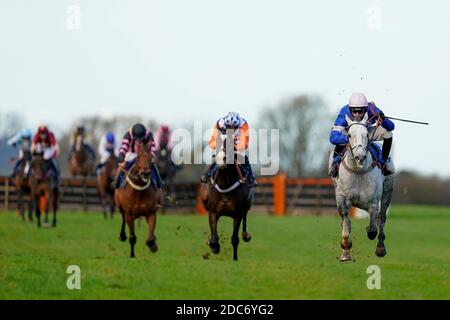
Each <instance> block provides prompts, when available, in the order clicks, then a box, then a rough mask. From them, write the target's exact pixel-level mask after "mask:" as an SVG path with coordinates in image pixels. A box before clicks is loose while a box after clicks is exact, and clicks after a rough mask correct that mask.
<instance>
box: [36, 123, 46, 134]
mask: <svg viewBox="0 0 450 320" xmlns="http://www.w3.org/2000/svg"><path fill="white" fill-rule="evenodd" d="M38 133H39V134H43V133H44V134H47V133H48V128H47V126H44V125H41V126H39V128H38Z"/></svg>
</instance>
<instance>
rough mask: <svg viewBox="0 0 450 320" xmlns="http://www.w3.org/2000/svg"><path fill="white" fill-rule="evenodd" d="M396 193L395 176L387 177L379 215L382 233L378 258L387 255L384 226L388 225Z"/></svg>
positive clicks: (377, 251)
mask: <svg viewBox="0 0 450 320" xmlns="http://www.w3.org/2000/svg"><path fill="white" fill-rule="evenodd" d="M393 191H394V175H390V176H387V177H386V179H385V181H384V183H383V195H382V197H381V206H380V213H379V214H378V219H377V223H378V229H379V231H380V233H379V235H378V243H377V248H376V250H375V254H376V255H377V256H378V257H384V256H385V255H386V254H387V251H386V247H385V245H384V240H385V239H386V236H385V234H384V224H385V223H386V212H387V209H388V208H389V205H390V203H391V200H392V193H393Z"/></svg>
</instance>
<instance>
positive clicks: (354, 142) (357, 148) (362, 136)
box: [345, 113, 369, 168]
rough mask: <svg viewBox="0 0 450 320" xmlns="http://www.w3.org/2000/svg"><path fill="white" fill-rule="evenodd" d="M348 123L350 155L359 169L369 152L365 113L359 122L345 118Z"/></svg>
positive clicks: (366, 116)
mask: <svg viewBox="0 0 450 320" xmlns="http://www.w3.org/2000/svg"><path fill="white" fill-rule="evenodd" d="M345 118H346V120H347V123H348V141H349V148H350V153H351V155H352V156H353V159H354V160H355V162H356V165H357V166H358V167H360V168H363V167H364V162H365V161H366V158H367V154H368V151H369V132H368V130H367V120H368V115H367V113H366V114H365V115H364V118H363V119H362V120H361V121H354V120H352V119H350V117H348V116H345Z"/></svg>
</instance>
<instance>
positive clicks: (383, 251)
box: [375, 247, 387, 258]
mask: <svg viewBox="0 0 450 320" xmlns="http://www.w3.org/2000/svg"><path fill="white" fill-rule="evenodd" d="M386 254H387V251H386V248H385V247H377V249H376V250H375V255H376V256H377V257H380V258H383V257H384V256H385V255H386Z"/></svg>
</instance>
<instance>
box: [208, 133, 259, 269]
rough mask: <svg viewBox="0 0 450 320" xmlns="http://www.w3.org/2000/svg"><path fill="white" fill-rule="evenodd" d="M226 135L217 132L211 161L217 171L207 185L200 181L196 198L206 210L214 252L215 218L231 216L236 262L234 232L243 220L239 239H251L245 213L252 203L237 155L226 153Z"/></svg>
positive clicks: (235, 250) (216, 241)
mask: <svg viewBox="0 0 450 320" xmlns="http://www.w3.org/2000/svg"><path fill="white" fill-rule="evenodd" d="M227 131H230V130H227ZM230 134H231V133H227V135H225V134H221V135H220V136H219V139H218V144H220V151H219V152H218V153H217V156H216V160H215V161H217V165H218V170H217V171H216V174H215V175H214V177H213V179H210V181H209V183H208V184H203V183H202V184H201V186H200V198H201V200H202V202H203V205H204V206H205V208H206V210H207V211H208V218H209V227H210V232H211V238H210V240H209V242H208V245H209V247H210V248H211V251H212V252H213V253H214V254H218V253H219V252H220V243H219V236H218V234H217V224H218V222H219V218H220V217H221V216H228V217H231V218H233V235H232V236H231V244H232V246H233V260H234V261H237V260H238V245H239V236H238V235H239V229H240V226H241V222H242V223H243V227H242V229H243V230H242V240H244V241H245V242H249V241H250V240H251V235H250V233H248V232H247V213H248V211H249V210H250V208H251V206H252V204H253V198H254V188H253V187H250V186H249V184H248V183H247V181H246V178H245V177H243V176H242V173H241V169H240V167H239V163H238V162H237V159H236V158H237V154H236V153H235V152H230V154H228V153H227V152H226V144H227V143H226V141H227V140H228V141H233V138H232V136H229V137H228V138H227V136H228V135H230ZM233 144H234V143H233ZM233 144H232V146H233ZM227 156H228V159H229V158H230V157H231V158H234V159H233V160H231V161H227ZM229 162H231V163H229Z"/></svg>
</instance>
